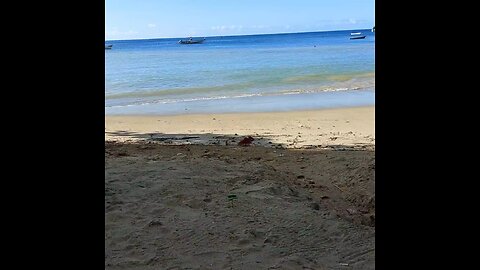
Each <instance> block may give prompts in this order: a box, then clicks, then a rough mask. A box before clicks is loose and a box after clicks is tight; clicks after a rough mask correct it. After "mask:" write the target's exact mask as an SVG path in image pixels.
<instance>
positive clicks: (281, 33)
mask: <svg viewBox="0 0 480 270" xmlns="http://www.w3.org/2000/svg"><path fill="white" fill-rule="evenodd" d="M373 27H374V26H373ZM373 27H372V28H360V29H338V30H327V31H325V30H323V31H322V30H320V31H305V32H280V33H263V34H261V33H260V34H246V35H241V34H240V35H226V36H222V35H217V36H203V37H204V38H212V37H238V36H258V35H286V34H305V33H318V32H338V31H354V30H368V29H373ZM192 37H193V36H192ZM195 37H202V36H195ZM174 38H175V39H177V38H182V37H158V38H133V39H105V41H130V40H153V39H174ZM183 38H184V37H183Z"/></svg>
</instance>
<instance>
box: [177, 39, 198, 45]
mask: <svg viewBox="0 0 480 270" xmlns="http://www.w3.org/2000/svg"><path fill="white" fill-rule="evenodd" d="M204 40H205V38H203V39H198V40H194V39H192V38H189V39H187V40H185V39H181V40H179V41H178V43H179V44H201V43H203V41H204Z"/></svg>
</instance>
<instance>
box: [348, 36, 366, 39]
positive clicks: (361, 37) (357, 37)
mask: <svg viewBox="0 0 480 270" xmlns="http://www.w3.org/2000/svg"><path fill="white" fill-rule="evenodd" d="M365 37H366V36H353V37H350V39H364V38H365Z"/></svg>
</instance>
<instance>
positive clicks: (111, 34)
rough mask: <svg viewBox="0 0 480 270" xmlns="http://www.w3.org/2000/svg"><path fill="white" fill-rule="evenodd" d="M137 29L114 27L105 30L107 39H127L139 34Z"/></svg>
mask: <svg viewBox="0 0 480 270" xmlns="http://www.w3.org/2000/svg"><path fill="white" fill-rule="evenodd" d="M137 34H138V32H137V31H133V30H128V31H119V30H118V29H117V28H113V30H111V31H106V30H105V39H127V38H133V37H135V35H137Z"/></svg>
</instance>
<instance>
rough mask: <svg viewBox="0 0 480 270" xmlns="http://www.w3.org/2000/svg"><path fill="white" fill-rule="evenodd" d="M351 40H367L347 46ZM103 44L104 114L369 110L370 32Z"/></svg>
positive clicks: (372, 66)
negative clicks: (359, 35)
mask: <svg viewBox="0 0 480 270" xmlns="http://www.w3.org/2000/svg"><path fill="white" fill-rule="evenodd" d="M351 32H362V34H363V35H366V38H365V39H359V40H350V33H351ZM178 40H179V38H170V39H148V40H118V41H106V44H112V45H113V47H112V49H111V50H105V113H106V114H186V113H224V112H250V111H252V112H259V111H285V110H304V109H318V108H332V107H347V106H362V105H374V104H375V33H373V32H371V31H370V29H361V30H349V31H333V32H310V33H293V34H269V35H249V36H222V37H206V39H205V42H204V43H203V44H190V45H183V44H178Z"/></svg>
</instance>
